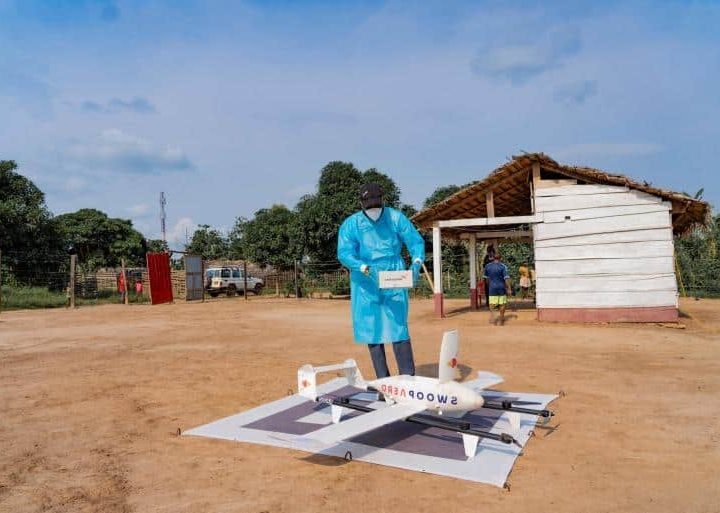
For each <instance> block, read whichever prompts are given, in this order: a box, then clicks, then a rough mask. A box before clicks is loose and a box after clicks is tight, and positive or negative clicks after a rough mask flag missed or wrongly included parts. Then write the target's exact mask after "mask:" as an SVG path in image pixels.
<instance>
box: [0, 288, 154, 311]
mask: <svg viewBox="0 0 720 513" xmlns="http://www.w3.org/2000/svg"><path fill="white" fill-rule="evenodd" d="M147 301H148V298H147V296H143V297H142V298H139V297H137V296H136V295H135V294H134V293H131V294H130V303H145V302H147ZM119 302H120V295H119V294H118V293H117V292H116V291H114V290H99V291H98V292H97V294H95V295H94V296H91V297H76V298H75V305H76V306H84V305H100V304H108V303H119ZM67 304H68V300H67V296H66V295H65V292H61V291H53V290H50V289H48V288H47V287H10V286H3V288H2V305H1V306H0V308H2V309H3V310H25V309H33V308H62V307H65V306H67Z"/></svg>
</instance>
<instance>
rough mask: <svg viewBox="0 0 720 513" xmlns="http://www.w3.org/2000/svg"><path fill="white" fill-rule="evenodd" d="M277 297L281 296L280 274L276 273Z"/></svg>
mask: <svg viewBox="0 0 720 513" xmlns="http://www.w3.org/2000/svg"><path fill="white" fill-rule="evenodd" d="M275 297H280V274H279V273H278V274H276V275H275Z"/></svg>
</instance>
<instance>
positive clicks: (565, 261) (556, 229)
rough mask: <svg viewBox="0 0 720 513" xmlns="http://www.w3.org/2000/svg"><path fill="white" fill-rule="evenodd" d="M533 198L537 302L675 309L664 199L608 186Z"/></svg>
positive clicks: (667, 209)
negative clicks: (535, 221) (536, 217)
mask: <svg viewBox="0 0 720 513" xmlns="http://www.w3.org/2000/svg"><path fill="white" fill-rule="evenodd" d="M534 199H535V209H536V214H537V215H538V217H541V218H542V219H543V221H542V222H539V223H537V224H536V225H534V227H533V239H534V243H535V266H536V267H535V268H536V273H537V283H536V285H537V306H538V307H539V308H612V307H649V306H674V307H677V283H676V280H675V267H674V259H673V251H674V248H673V238H672V222H671V216H670V210H671V205H670V203H668V202H664V201H662V199H661V198H658V197H655V196H652V195H650V194H646V193H644V192H640V191H635V190H630V189H628V188H627V187H616V186H609V185H567V186H562V187H551V188H546V189H537V190H536V191H535V198H534Z"/></svg>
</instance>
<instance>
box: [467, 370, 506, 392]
mask: <svg viewBox="0 0 720 513" xmlns="http://www.w3.org/2000/svg"><path fill="white" fill-rule="evenodd" d="M477 375H478V377H477V378H476V379H473V380H472V381H466V382H465V383H463V385H465V386H466V387H469V388H472V389H473V390H475V391H476V392H481V391H483V390H485V389H486V388H490V387H491V386H494V385H497V384H499V383H502V382H503V378H502V376H498V375H497V374H493V373H492V372H487V371H478V373H477Z"/></svg>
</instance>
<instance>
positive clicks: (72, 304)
mask: <svg viewBox="0 0 720 513" xmlns="http://www.w3.org/2000/svg"><path fill="white" fill-rule="evenodd" d="M76 265H77V255H70V284H69V285H68V288H69V292H70V308H75V266H76Z"/></svg>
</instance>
